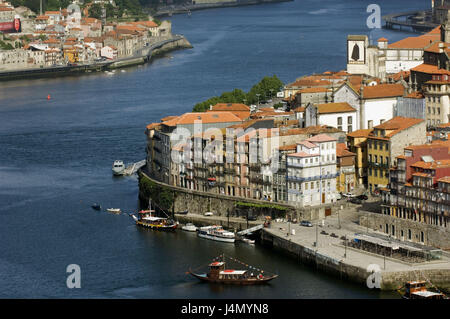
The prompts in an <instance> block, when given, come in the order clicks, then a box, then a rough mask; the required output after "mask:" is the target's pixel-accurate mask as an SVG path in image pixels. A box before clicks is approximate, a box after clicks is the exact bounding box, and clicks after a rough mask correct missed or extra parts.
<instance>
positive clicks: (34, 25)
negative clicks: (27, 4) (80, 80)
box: [0, 4, 171, 70]
mask: <svg viewBox="0 0 450 319" xmlns="http://www.w3.org/2000/svg"><path fill="white" fill-rule="evenodd" d="M1 8H2V7H1V6H0V9H1ZM8 10H9V11H8V12H12V16H13V19H14V17H16V20H19V21H21V19H20V18H21V17H22V16H21V15H20V14H23V13H22V12H23V11H14V10H15V8H14V7H13V6H11V5H10V4H9V6H8ZM16 10H17V9H16ZM0 13H1V11H0ZM19 13H20V14H19ZM30 19H31V22H30V21H28V24H27V25H28V27H27V28H22V29H21V30H20V32H16V33H7V34H6V33H5V34H2V33H0V40H2V41H3V42H5V43H8V44H10V45H11V47H10V48H9V49H4V50H0V70H14V69H24V68H39V67H49V66H55V65H67V64H85V63H93V62H95V61H99V60H101V59H103V60H105V59H108V60H114V59H120V58H125V57H131V56H135V55H136V56H137V55H140V54H141V51H142V50H143V49H145V47H147V46H149V45H151V44H152V43H155V42H158V41H161V40H163V39H167V38H169V37H170V36H171V23H170V22H169V21H163V22H161V23H156V22H154V21H150V20H149V21H130V22H108V23H103V22H102V21H101V20H99V19H95V18H92V17H89V16H83V17H82V16H81V13H74V14H72V13H69V12H68V10H67V9H61V10H59V11H46V12H45V13H44V14H42V15H38V16H35V17H34V18H29V19H28V20H30Z"/></svg>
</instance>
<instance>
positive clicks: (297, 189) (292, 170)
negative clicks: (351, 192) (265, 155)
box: [286, 134, 337, 207]
mask: <svg viewBox="0 0 450 319" xmlns="http://www.w3.org/2000/svg"><path fill="white" fill-rule="evenodd" d="M286 166H287V190H288V201H289V203H290V204H292V205H296V206H299V207H305V206H317V205H322V204H329V203H333V202H335V201H336V176H337V175H336V139H335V138H332V137H330V136H328V135H326V134H319V135H316V136H313V137H311V138H309V139H307V140H304V141H302V142H300V143H298V144H297V151H296V153H291V154H287V163H286Z"/></svg>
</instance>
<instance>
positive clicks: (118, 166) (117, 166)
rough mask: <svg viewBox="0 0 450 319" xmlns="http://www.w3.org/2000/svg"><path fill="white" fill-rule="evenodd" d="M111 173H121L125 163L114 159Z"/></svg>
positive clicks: (118, 174)
mask: <svg viewBox="0 0 450 319" xmlns="http://www.w3.org/2000/svg"><path fill="white" fill-rule="evenodd" d="M112 171H113V174H114V175H116V176H120V175H123V173H124V171H125V164H124V163H123V161H114V164H113V166H112Z"/></svg>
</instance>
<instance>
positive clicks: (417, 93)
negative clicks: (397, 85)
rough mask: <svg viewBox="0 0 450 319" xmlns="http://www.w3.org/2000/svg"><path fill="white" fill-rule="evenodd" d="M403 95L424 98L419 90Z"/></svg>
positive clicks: (411, 97)
mask: <svg viewBox="0 0 450 319" xmlns="http://www.w3.org/2000/svg"><path fill="white" fill-rule="evenodd" d="M405 97H407V98H410V99H423V98H425V96H424V95H423V93H422V92H419V91H414V92H411V93H410V94H408V95H407V96H405Z"/></svg>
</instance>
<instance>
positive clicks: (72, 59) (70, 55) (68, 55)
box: [64, 49, 80, 63]
mask: <svg viewBox="0 0 450 319" xmlns="http://www.w3.org/2000/svg"><path fill="white" fill-rule="evenodd" d="M64 60H66V61H68V62H69V63H77V62H79V61H80V59H79V57H78V51H77V50H76V49H64Z"/></svg>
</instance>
